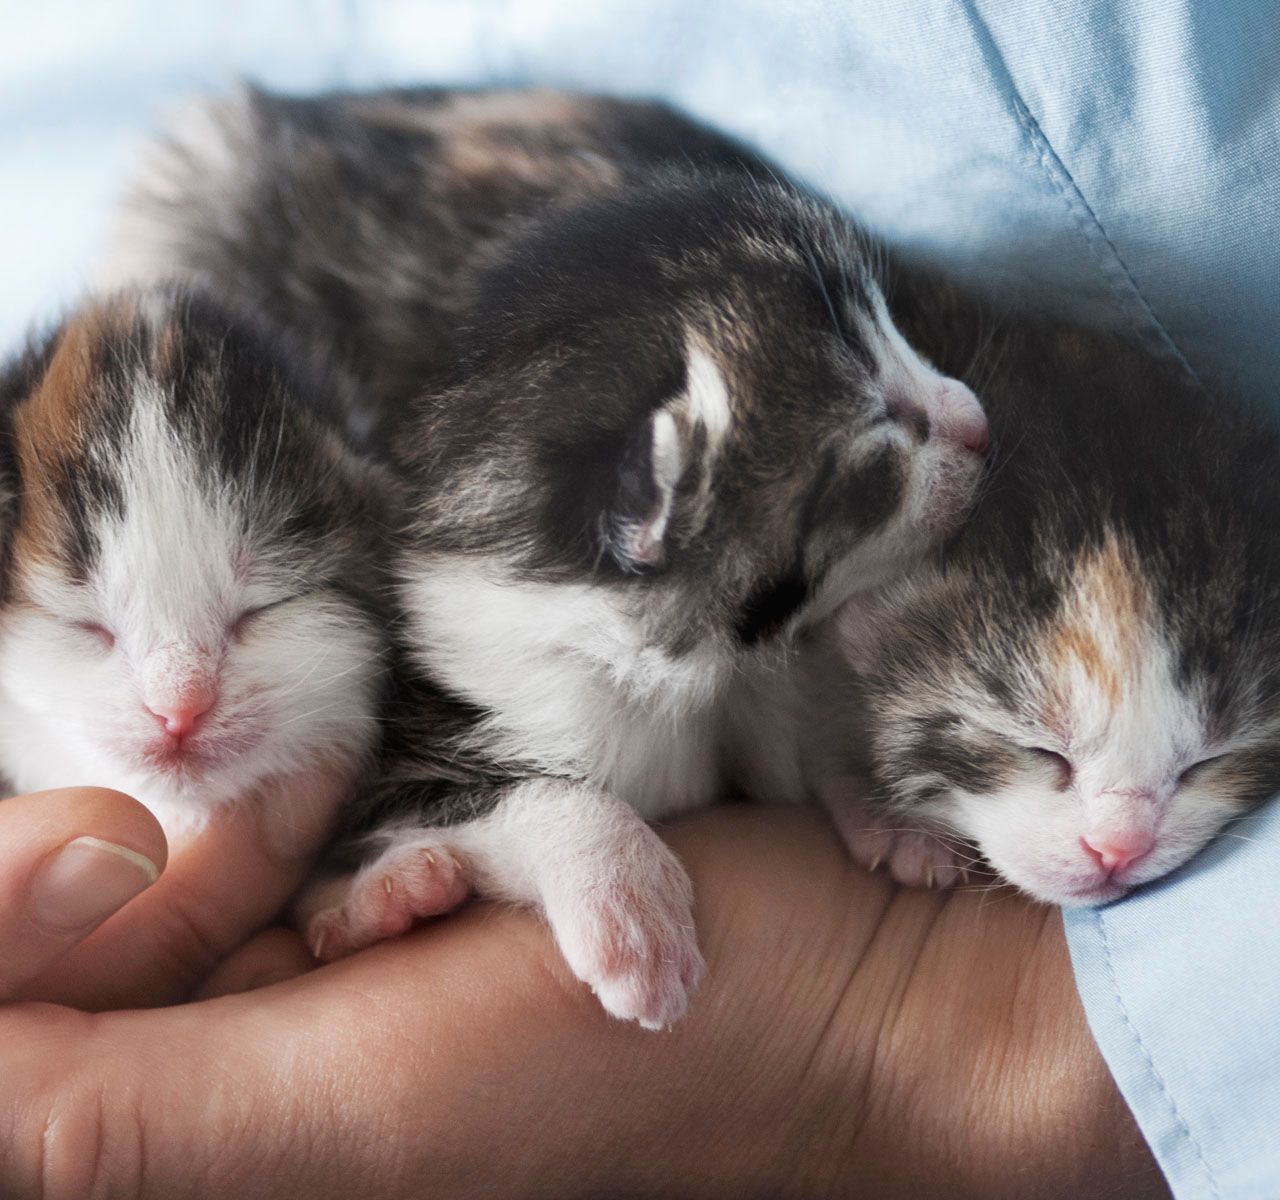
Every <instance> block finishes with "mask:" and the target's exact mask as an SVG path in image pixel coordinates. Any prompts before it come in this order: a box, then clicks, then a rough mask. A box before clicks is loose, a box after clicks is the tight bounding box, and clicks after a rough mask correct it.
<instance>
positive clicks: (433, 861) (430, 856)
mask: <svg viewBox="0 0 1280 1200" xmlns="http://www.w3.org/2000/svg"><path fill="white" fill-rule="evenodd" d="M422 857H423V858H425V859H426V860H427V862H429V863H430V864H431V865H432V866H433V867H434V866H435V865H436V856H435V855H434V854H432V853H431V851H430V850H424V851H423V852H422Z"/></svg>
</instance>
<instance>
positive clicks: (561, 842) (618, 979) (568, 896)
mask: <svg viewBox="0 0 1280 1200" xmlns="http://www.w3.org/2000/svg"><path fill="white" fill-rule="evenodd" d="M379 840H380V841H381V842H382V844H383V846H384V848H383V849H382V850H381V852H380V853H379V854H378V856H377V857H376V858H375V859H373V860H372V861H371V862H368V863H367V864H366V865H364V866H363V867H361V868H360V869H359V870H358V871H357V872H356V873H355V874H354V875H352V876H348V877H346V878H345V879H339V880H330V881H328V882H327V883H321V884H318V885H317V887H316V888H314V889H312V891H311V893H310V894H309V895H308V896H304V899H303V902H302V913H301V915H302V917H303V919H304V921H305V922H306V925H307V930H308V937H309V940H310V941H311V944H312V945H313V947H314V948H316V949H317V951H318V952H319V953H320V954H321V956H322V957H326V958H336V957H340V956H341V955H342V954H345V953H350V952H351V951H352V950H356V949H359V948H361V947H362V946H365V945H369V944H371V943H373V942H376V941H379V940H381V939H382V938H384V937H388V936H393V935H394V934H397V933H400V932H403V930H404V929H406V928H407V927H408V925H409V924H410V923H411V922H412V921H413V920H414V919H415V918H420V917H427V916H435V915H437V914H439V913H442V912H447V911H449V910H450V909H452V908H455V907H456V906H457V905H458V904H460V903H461V902H462V900H463V899H464V898H465V896H466V894H467V891H468V890H469V889H470V888H474V889H475V890H476V891H477V892H479V893H480V894H481V895H485V896H492V897H496V898H500V899H506V900H511V901H514V902H516V903H521V904H530V905H535V906H536V907H538V908H539V909H540V910H541V911H542V912H543V914H544V915H545V917H546V919H547V922H548V924H549V925H550V926H551V929H552V932H553V933H554V934H555V938H556V942H557V944H558V945H559V947H560V950H561V953H563V955H564V957H565V959H566V961H567V962H568V964H569V966H570V967H571V968H572V970H573V972H574V974H575V975H577V976H578V978H579V979H581V980H582V981H583V982H584V983H586V984H588V985H589V986H590V987H591V988H592V990H593V991H594V992H595V993H596V995H597V996H598V997H599V999H600V1002H601V1004H602V1005H603V1006H604V1008H605V1009H606V1011H608V1012H610V1013H612V1014H613V1015H614V1016H616V1017H620V1018H623V1019H625V1020H635V1021H638V1022H639V1023H640V1024H641V1025H643V1026H645V1027H646V1028H650V1029H658V1028H662V1027H664V1026H666V1025H669V1024H671V1023H672V1022H673V1021H676V1020H678V1019H679V1018H680V1017H681V1016H683V1015H684V1012H685V1009H686V1008H687V1007H688V999H689V995H690V993H691V992H692V991H693V989H694V988H695V987H696V986H697V984H698V982H699V981H700V979H701V978H702V974H703V970H704V966H703V961H702V955H701V954H700V952H699V950H698V944H697V937H696V933H695V930H694V925H693V890H692V886H691V884H690V882H689V878H688V875H687V874H686V873H685V870H684V868H683V867H682V866H681V865H680V862H679V860H678V859H676V857H675V855H674V854H672V852H671V851H670V850H669V849H668V848H667V846H666V844H665V843H664V842H663V841H662V839H661V838H659V837H658V835H657V834H655V833H654V832H653V830H652V829H650V828H649V827H648V826H647V825H646V824H645V823H644V822H643V821H642V820H641V819H640V818H639V816H637V814H636V813H635V811H634V810H633V809H631V808H630V807H629V806H627V805H626V804H624V803H622V801H620V800H618V799H617V798H616V797H614V796H611V795H609V794H608V793H606V792H603V791H601V790H600V789H598V788H593V787H590V786H588V785H585V784H580V783H574V782H571V781H567V780H560V779H547V778H539V779H529V780H526V781H523V782H521V783H518V784H515V785H513V786H512V787H510V788H507V789H505V790H504V791H503V792H502V793H501V795H500V796H499V797H497V802H496V804H494V806H493V807H492V809H491V810H490V811H489V812H487V813H486V814H485V815H484V816H482V817H479V818H476V819H473V820H469V821H465V822H461V823H459V824H454V825H445V826H435V827H427V826H422V825H419V826H417V827H402V828H400V829H398V830H395V831H394V832H393V833H389V834H387V835H385V836H384V837H382V838H380V839H379Z"/></svg>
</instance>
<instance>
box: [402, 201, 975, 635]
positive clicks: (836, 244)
mask: <svg viewBox="0 0 1280 1200" xmlns="http://www.w3.org/2000/svg"><path fill="white" fill-rule="evenodd" d="M476 311H477V316H476V319H475V328H474V329H473V331H472V341H473V345H474V346H475V347H476V349H475V350H474V351H473V352H472V354H471V357H470V361H469V363H468V374H467V377H466V379H465V381H464V382H462V383H461V384H460V385H459V386H458V387H457V388H455V389H454V390H453V391H452V392H450V393H448V394H447V395H446V396H445V397H444V398H443V400H441V399H440V398H436V399H435V400H434V401H432V402H431V403H429V404H428V406H427V408H426V410H425V411H426V415H427V420H426V421H425V422H423V423H422V425H421V426H420V428H419V429H418V431H417V436H418V439H419V441H418V445H417V446H416V447H415V448H414V450H413V455H414V458H415V459H416V461H417V463H418V465H419V468H420V470H422V471H423V472H424V473H425V474H426V475H427V477H428V478H429V479H431V480H432V481H433V483H432V487H431V488H429V489H427V490H428V491H433V492H435V493H436V494H437V495H438V496H439V501H438V503H433V502H428V509H427V514H426V515H427V518H428V519H427V521H426V523H425V525H424V529H423V542H424V545H431V546H434V547H436V548H438V549H446V550H449V549H458V550H462V551H464V552H465V551H466V550H468V549H471V550H474V551H478V552H482V553H493V552H494V551H497V552H498V553H499V554H505V555H506V557H507V558H508V560H509V561H511V562H514V563H517V564H518V565H519V566H520V567H521V568H522V569H524V570H525V571H530V572H544V573H546V574H547V575H549V576H554V577H558V578H565V577H569V578H579V579H590V580H593V581H597V582H600V583H602V584H606V585H609V584H615V585H616V584H626V585H627V587H628V589H629V590H630V592H631V594H632V595H633V596H634V597H636V598H637V603H638V604H643V603H644V602H645V601H646V600H647V601H648V602H649V603H650V607H651V610H652V612H654V613H657V612H660V613H661V622H657V621H655V624H657V623H664V624H665V627H666V628H667V629H668V630H673V629H675V628H677V627H679V628H681V629H682V630H683V631H684V633H685V634H686V635H687V634H689V633H690V632H692V633H693V636H703V635H705V634H706V633H707V632H708V630H712V631H714V632H715V633H716V634H717V635H719V636H720V637H721V638H722V639H723V640H724V641H725V642H728V643H732V644H735V645H739V646H754V645H756V644H758V643H760V642H761V641H764V640H767V639H770V638H772V637H774V636H775V635H776V634H778V633H780V632H782V631H784V630H787V629H794V628H796V627H797V626H798V625H800V624H804V623H806V622H808V621H812V620H816V619H817V618H819V617H820V616H822V615H824V614H826V613H828V612H830V611H832V610H833V609H834V608H835V607H836V606H837V605H838V604H839V603H840V602H841V601H843V600H844V599H846V598H847V597H848V596H849V595H851V594H852V593H854V592H856V591H858V590H861V589H865V588H870V587H874V586H877V585H879V584H880V583H882V582H884V580H885V579H887V578H891V577H893V576H895V575H896V574H898V573H900V572H901V571H902V570H903V569H904V568H905V567H906V566H908V565H910V564H912V563H914V562H915V561H917V560H918V559H919V558H920V556H921V555H923V554H924V553H925V552H926V551H927V550H929V549H931V548H933V547H934V546H936V545H937V544H938V542H939V541H940V540H941V538H942V537H943V536H944V535H945V534H946V533H947V532H948V531H949V530H951V529H952V528H953V527H954V525H955V524H956V523H957V522H958V520H959V519H960V517H961V516H962V515H963V513H964V512H965V511H966V509H967V508H968V506H969V504H970V502H971V500H972V497H973V493H974V489H975V486H976V483H977V480H978V478H979V475H980V470H981V463H982V460H983V455H984V453H985V449H986V444H987V427H986V420H985V417H984V416H983V413H982V410H981V407H980V406H979V404H978V402H977V400H976V399H975V398H974V396H973V394H972V392H970V391H969V389H968V388H967V387H965V386H964V385H963V384H961V383H959V382H958V381H956V380H954V379H948V378H946V377H944V376H942V375H940V374H939V373H938V372H936V371H935V370H933V368H931V367H930V366H929V365H928V364H927V363H926V362H925V361H924V360H923V359H922V358H921V357H920V355H919V354H917V353H916V351H914V350H913V349H912V348H911V347H910V346H909V345H908V344H907V343H906V342H905V341H904V339H903V338H902V336H901V335H900V334H899V333H898V331H897V329H896V328H895V327H894V325H893V322H892V320H891V319H890V317H889V314H888V312H887V310H886V307H885V302H884V299H883V296H882V295H881V291H880V288H879V286H878V285H877V283H876V280H875V276H874V271H873V261H872V258H871V257H870V256H869V248H868V246H867V244H866V242H865V240H864V239H863V238H862V237H861V236H860V235H859V233H858V231H857V230H856V229H855V228H854V227H852V226H851V225H850V224H849V223H848V222H847V221H845V220H844V219H843V218H841V217H840V216H839V215H838V214H837V213H835V212H834V211H833V210H832V209H831V208H830V207H829V206H826V205H824V204H821V203H819V202H817V201H815V200H813V199H811V198H808V197H805V196H802V195H800V194H798V193H796V192H795V191H793V190H790V189H787V188H784V187H782V186H778V185H774V184H766V183H759V182H752V181H750V180H745V179H743V178H742V177H726V178H723V179H717V178H715V177H712V178H711V179H707V178H704V177H690V178H681V177H675V178H672V179H670V180H668V181H667V182H665V183H663V184H660V185H652V186H646V187H640V188H635V189H630V190H624V191H622V192H621V193H620V194H619V195H618V196H616V197H612V198H609V199H606V200H601V201H599V202H595V203H591V204H588V205H585V206H580V207H576V208H573V209H571V210H570V211H568V212H565V213H562V214H560V215H559V216H558V217H556V218H554V219H552V220H551V221H549V222H548V223H546V224H545V225H544V226H542V227H541V228H539V229H538V230H537V231H536V232H535V233H534V234H532V235H530V236H528V237H527V238H525V239H524V240H523V241H521V242H518V243H517V244H515V245H514V246H513V247H511V248H509V250H508V252H507V254H506V257H505V260H504V262H503V264H502V265H500V266H499V267H497V268H495V269H494V270H493V271H492V272H491V273H490V274H489V275H488V277H487V278H486V279H485V281H484V284H483V287H482V290H481V295H480V298H479V301H478V304H477V310H476ZM628 581H631V582H628ZM671 640H673V641H676V642H678V641H679V640H680V636H679V635H677V634H673V635H672V639H671Z"/></svg>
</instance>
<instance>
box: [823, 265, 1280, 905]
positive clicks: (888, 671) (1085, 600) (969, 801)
mask: <svg viewBox="0 0 1280 1200" xmlns="http://www.w3.org/2000/svg"><path fill="white" fill-rule="evenodd" d="M902 301H903V302H902V304H901V305H900V306H899V313H900V316H901V319H902V320H903V322H904V324H906V325H907V327H908V328H911V329H913V330H915V331H916V332H917V333H918V335H919V336H920V338H921V340H922V342H923V344H925V345H929V346H930V347H931V349H933V350H934V352H935V353H936V354H937V355H938V358H939V360H940V362H943V363H947V362H948V361H950V362H951V365H953V366H956V367H959V365H960V363H961V361H962V360H963V358H964V356H965V355H966V354H967V353H970V352H971V351H972V348H973V347H975V346H976V345H977V344H978V341H979V338H980V337H981V336H983V333H982V331H980V330H979V328H978V323H979V321H980V319H981V318H980V316H979V309H978V306H977V305H975V304H974V303H973V302H972V301H970V300H968V299H966V298H964V297H963V296H961V295H959V294H958V293H955V292H952V291H949V290H948V289H947V288H945V287H943V286H941V285H939V283H938V282H937V281H933V280H928V281H926V280H917V281H916V282H915V283H912V282H911V281H909V280H904V285H903V288H902ZM986 333H987V334H990V330H987V331H986ZM948 345H949V347H950V349H948ZM987 354H988V355H989V356H990V357H989V361H990V362H992V363H993V364H994V365H993V368H992V369H991V370H990V371H989V372H988V373H987V374H986V375H985V376H984V384H983V394H984V398H985V401H986V404H987V406H988V410H989V412H990V414H991V421H992V428H993V434H994V438H995V444H996V447H997V450H996V454H995V459H994V462H993V469H992V474H991V481H990V483H989V484H988V485H987V487H986V489H985V491H984V493H983V496H982V499H981V501H980V503H979V505H978V507H977V509H976V511H975V513H974V515H973V517H972V518H971V519H970V520H969V522H968V523H967V524H966V525H965V527H964V529H963V530H962V531H961V533H960V534H959V536H958V537H957V538H956V540H955V542H954V544H952V545H951V546H950V547H949V548H948V550H947V552H946V553H945V555H944V556H942V557H941V559H940V560H939V561H938V562H936V564H934V565H932V566H930V567H929V568H928V569H926V570H923V571H921V572H918V573H916V574H915V575H914V576H913V577H912V578H911V579H910V580H909V581H907V582H905V583H904V584H902V585H901V586H898V587H896V588H892V589H890V590H889V591H888V592H887V594H886V595H885V596H884V597H883V600H882V602H881V603H880V605H879V607H878V609H876V610H875V611H873V610H872V609H871V608H870V607H868V606H863V607H861V608H860V609H856V610H855V609H850V610H849V611H848V612H847V613H846V614H844V617H843V621H842V628H841V637H840V638H839V639H838V641H839V642H840V650H841V651H842V661H844V662H846V663H848V664H849V665H850V666H852V668H853V670H854V672H855V678H856V684H853V685H851V684H850V681H849V677H848V676H847V675H846V674H843V673H842V672H841V670H840V669H839V668H837V669H836V671H835V672H834V674H833V672H832V670H831V664H830V663H827V664H822V663H821V662H820V661H818V660H815V669H816V670H817V671H818V673H819V674H820V675H822V676H825V682H824V684H823V687H822V690H821V700H820V702H819V704H818V710H819V712H818V714H817V715H819V716H820V718H821V722H822V727H821V733H820V736H819V738H818V740H817V742H816V743H815V744H814V746H813V751H812V758H811V761H814V762H824V763H825V768H824V769H823V771H822V773H821V778H820V783H819V788H820V790H821V792H822V793H823V795H824V798H825V799H826V801H827V804H828V806H829V808H830V809H831V811H832V812H833V814H834V815H835V817H836V820H837V823H838V824H839V825H840V826H841V827H842V829H843V830H844V831H845V832H846V835H847V836H848V838H849V842H850V845H851V847H852V848H853V850H854V852H855V854H856V855H858V856H859V857H860V858H861V859H862V860H863V861H867V862H873V861H887V863H888V866H889V868H890V870H891V871H892V872H893V873H894V874H895V875H896V876H897V877H898V878H899V879H902V880H904V881H906V882H912V883H922V882H935V883H946V882H952V881H954V880H955V879H957V878H959V877H960V875H961V874H962V873H963V867H964V864H965V863H966V861H968V860H969V859H970V857H971V856H972V853H973V852H972V850H968V849H965V844H972V845H975V846H976V847H977V849H978V851H980V853H981V855H982V856H983V857H985V859H986V861H987V863H988V864H989V865H990V866H992V867H994V868H995V869H996V870H997V871H998V872H999V873H1000V874H1001V875H1003V876H1004V877H1005V878H1007V879H1009V880H1011V881H1012V882H1014V883H1015V884H1017V885H1018V886H1019V887H1021V888H1022V889H1024V890H1025V891H1027V892H1029V893H1030V894H1031V895H1033V896H1036V897H1038V898H1040V899H1042V900H1045V901H1048V902H1051V903H1058V904H1065V905H1080V904H1094V903H1099V902H1104V901H1107V900H1111V899H1114V898H1115V897H1117V896H1119V895H1121V894H1123V893H1124V892H1126V891H1127V890H1129V889H1130V888H1132V887H1134V886H1135V885H1137V884H1141V883H1145V882H1148V881H1150V880H1152V879H1156V878H1158V877H1159V876H1161V875H1163V874H1165V873H1166V872H1168V871H1170V870H1172V869H1173V868H1174V867H1176V866H1178V865H1179V864H1181V863H1182V862H1184V861H1186V860H1187V859H1188V858H1190V857H1191V856H1192V855H1193V854H1194V853H1195V852H1196V851H1198V850H1199V849H1200V848H1201V847H1202V846H1204V844H1205V843H1206V842H1207V841H1209V839H1210V838H1212V837H1213V836H1214V835H1215V834H1216V833H1218V831H1219V830H1221V829H1222V828H1223V826H1224V825H1226V824H1227V823H1229V822H1230V821H1231V820H1232V819H1233V818H1235V817H1238V816H1240V815H1241V814H1243V813H1245V812H1247V811H1248V810H1249V809H1250V808H1252V807H1254V806H1256V805H1258V804H1259V803H1261V802H1262V801H1263V800H1264V799H1265V798H1267V797H1269V796H1270V795H1272V794H1273V793H1275V792H1276V791H1278V790H1280V538H1278V537H1277V529H1280V440H1278V438H1277V434H1276V431H1275V430H1274V428H1273V427H1272V424H1271V423H1270V422H1269V421H1267V420H1264V419H1263V418H1262V416H1261V415H1260V414H1256V413H1253V412H1251V411H1248V410H1247V409H1246V408H1245V407H1244V406H1242V405H1240V404H1238V403H1236V402H1234V401H1233V400H1231V399H1229V398H1228V397H1225V396H1222V395H1213V394H1211V393H1210V392H1208V391H1207V390H1206V389H1204V388H1203V387H1201V386H1199V385H1198V384H1197V383H1196V382H1195V381H1194V380H1192V379H1191V378H1190V377H1189V376H1187V375H1186V374H1185V373H1184V372H1183V371H1182V370H1181V369H1180V368H1179V367H1178V366H1177V365H1176V364H1172V363H1168V362H1166V361H1164V360H1161V359H1158V358H1156V357H1155V356H1154V355H1153V354H1151V353H1149V352H1147V351H1146V350H1144V349H1141V348H1140V347H1138V346H1136V345H1132V344H1128V343H1126V342H1124V341H1122V340H1121V339H1119V338H1116V337H1109V336H1104V335H1100V334H1094V333H1089V332H1085V331H1083V330H1077V329H1072V328H1069V327H1066V326H1063V325H1062V324H1060V323H1053V322H1048V321H1038V320H1034V319H1031V318H1019V319H1017V320H1016V321H1014V322H1010V323H1007V325H1006V327H1005V328H1004V329H1002V330H998V331H997V332H996V333H995V336H994V338H992V339H991V341H990V349H989V350H988V351H987ZM912 831H917V832H912ZM957 843H960V844H957Z"/></svg>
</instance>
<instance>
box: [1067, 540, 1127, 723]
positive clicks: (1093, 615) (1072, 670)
mask: <svg viewBox="0 0 1280 1200" xmlns="http://www.w3.org/2000/svg"><path fill="white" fill-rule="evenodd" d="M1150 611H1151V599H1150V596H1149V595H1148V592H1147V587H1146V582H1145V580H1144V579H1143V577H1142V572H1141V570H1140V569H1139V566H1138V562H1137V557H1136V556H1135V555H1134V553H1133V551H1132V549H1131V548H1130V547H1128V546H1126V545H1124V544H1123V543H1121V542H1120V541H1119V540H1117V539H1116V538H1115V536H1114V535H1113V534H1112V533H1110V532H1108V534H1107V536H1106V538H1105V539H1104V541H1103V544H1102V546H1101V548H1100V549H1098V550H1097V551H1095V552H1093V553H1092V554H1090V555H1088V556H1086V557H1084V558H1082V559H1081V560H1080V561H1079V562H1078V563H1077V565H1076V569H1075V572H1074V590H1073V592H1072V594H1071V595H1070V596H1069V597H1068V599H1067V602H1066V603H1065V604H1064V605H1063V608H1062V612H1061V613H1060V615H1059V617H1058V622H1057V625H1056V627H1055V628H1054V630H1053V631H1052V634H1051V636H1050V638H1049V643H1048V646H1049V649H1048V658H1049V666H1050V671H1049V677H1050V679H1052V680H1055V681H1057V682H1056V683H1055V685H1052V691H1051V695H1050V696H1049V697H1048V701H1049V704H1048V711H1047V712H1046V719H1047V720H1050V721H1052V714H1053V713H1061V712H1063V711H1065V709H1066V707H1067V703H1068V702H1067V697H1066V695H1065V694H1061V690H1062V689H1065V687H1066V680H1067V679H1069V678H1071V677H1072V676H1073V675H1075V674H1076V672H1077V671H1078V672H1082V673H1083V674H1084V676H1085V677H1086V678H1087V679H1088V680H1089V681H1090V682H1091V683H1092V684H1093V686H1094V687H1096V688H1097V690H1098V692H1099V693H1100V694H1101V695H1102V696H1103V697H1104V699H1105V700H1106V702H1107V703H1108V704H1109V705H1110V706H1111V707H1112V708H1113V709H1114V708H1116V707H1117V706H1118V705H1119V703H1120V699H1121V696H1122V694H1123V691H1124V689H1125V687H1126V685H1127V684H1128V683H1129V682H1131V681H1133V680H1135V679H1136V678H1137V676H1138V674H1139V671H1140V669H1141V663H1142V650H1143V641H1144V639H1143V636H1142V635H1143V630H1144V629H1145V628H1146V627H1147V624H1148V618H1149V615H1150Z"/></svg>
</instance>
